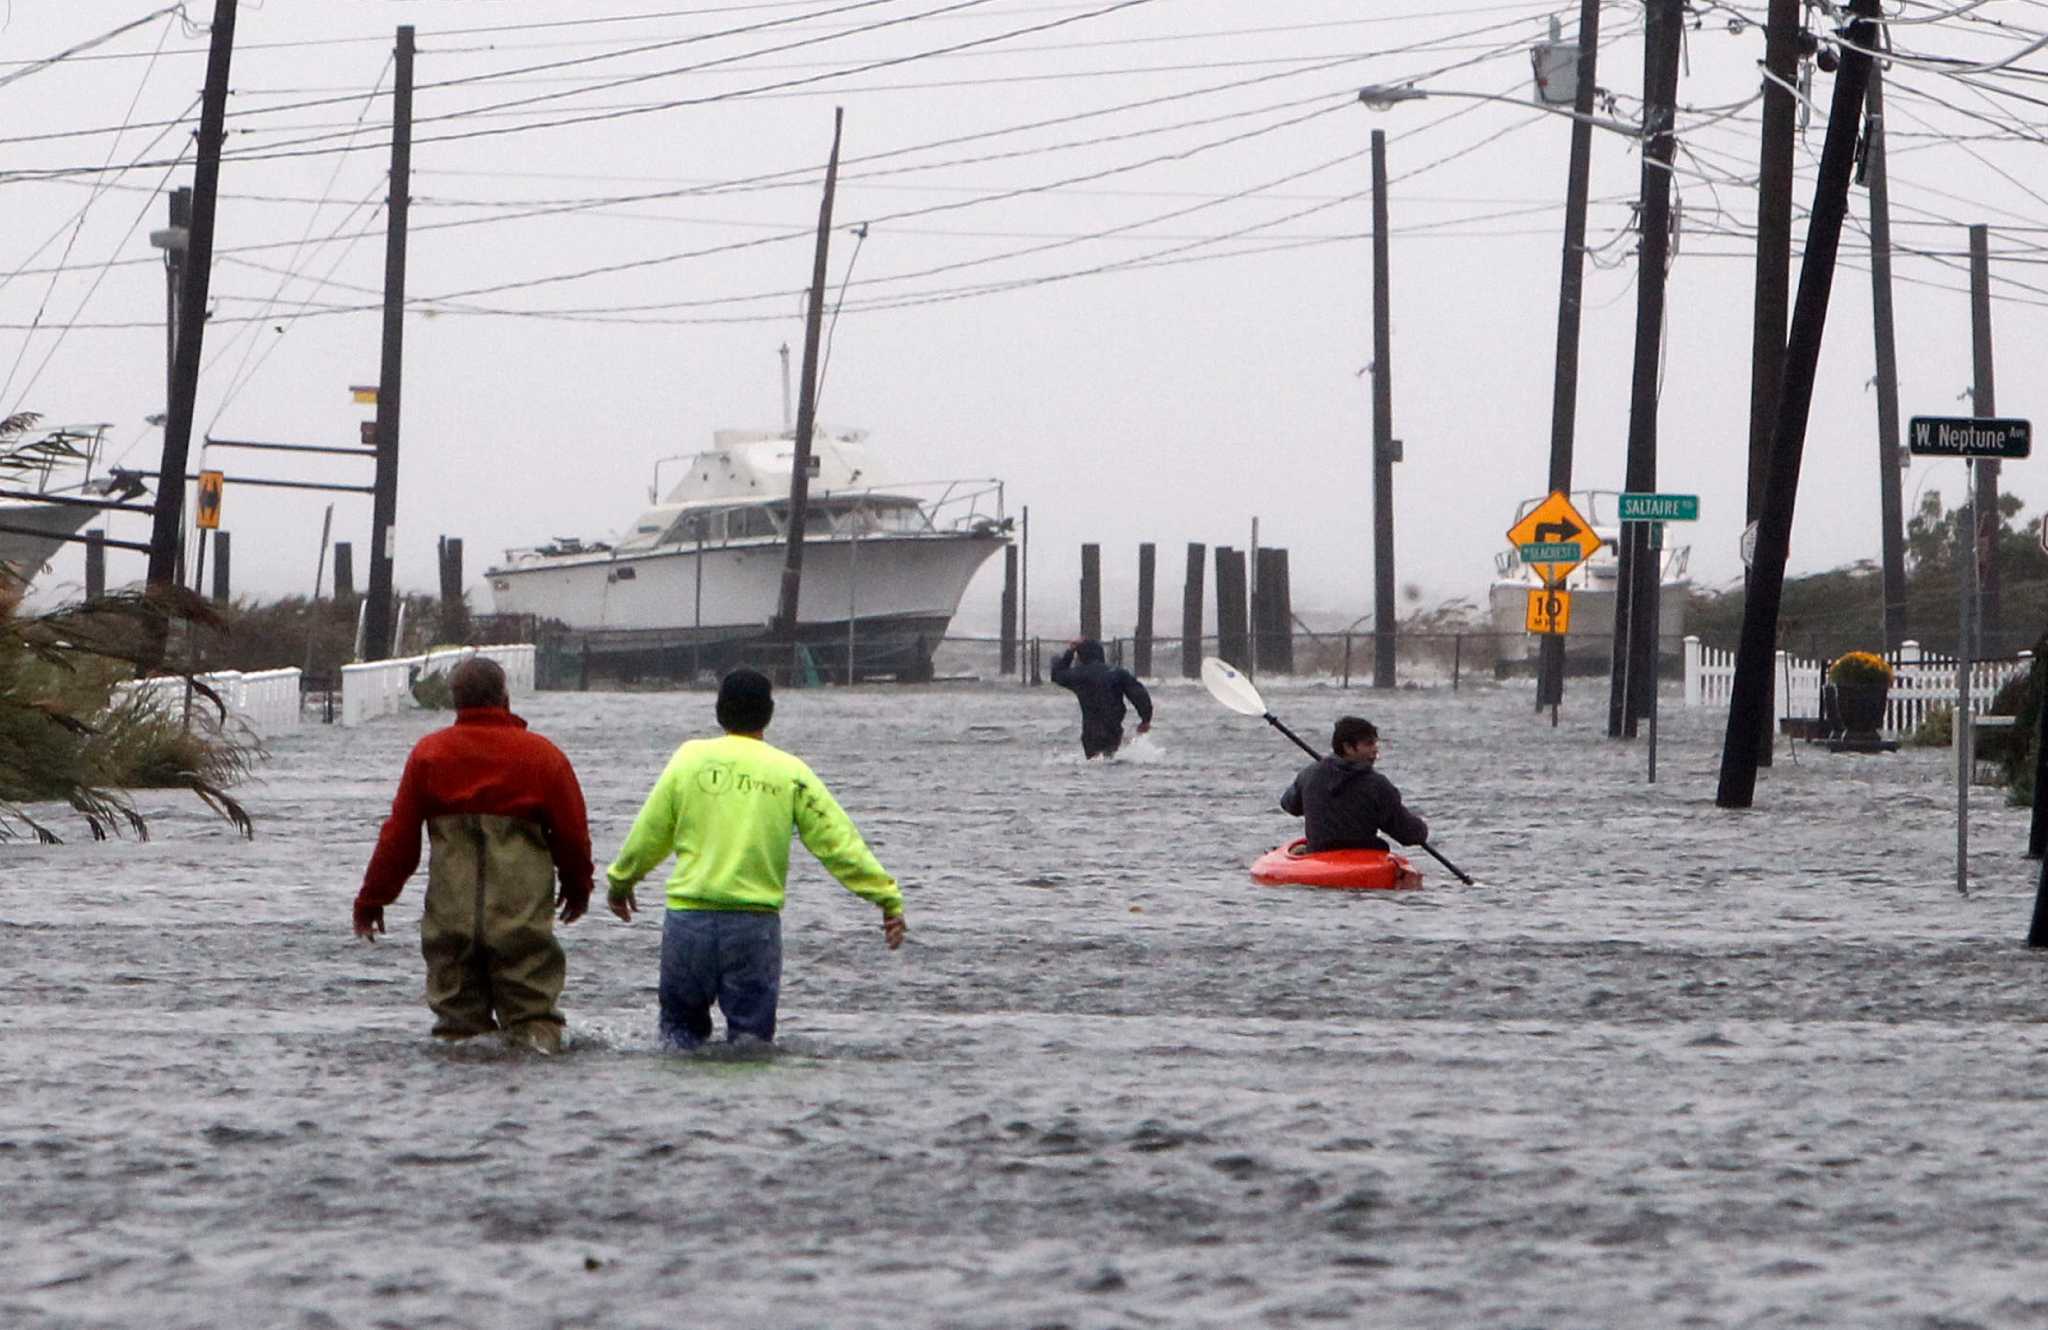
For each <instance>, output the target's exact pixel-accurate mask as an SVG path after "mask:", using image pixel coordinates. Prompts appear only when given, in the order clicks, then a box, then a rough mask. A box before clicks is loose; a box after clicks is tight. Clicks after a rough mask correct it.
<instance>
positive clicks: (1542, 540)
mask: <svg viewBox="0 0 2048 1330" xmlns="http://www.w3.org/2000/svg"><path fill="white" fill-rule="evenodd" d="M1508 542H1509V543H1510V544H1512V545H1514V546H1516V547H1517V548H1519V547H1521V546H1523V545H1576V546H1578V550H1579V557H1578V558H1576V559H1573V560H1571V561H1569V562H1565V561H1563V560H1554V561H1549V562H1544V563H1532V564H1530V565H1529V566H1530V567H1531V568H1533V569H1535V570H1536V575H1537V576H1538V577H1540V578H1542V579H1543V580H1544V582H1545V583H1546V584H1548V585H1550V586H1556V585H1557V584H1558V583H1559V582H1562V581H1564V578H1565V574H1566V573H1569V572H1570V571H1571V570H1572V569H1574V568H1576V567H1578V566H1579V565H1580V564H1582V563H1584V562H1585V561H1586V560H1588V559H1590V558H1592V557H1593V553H1594V551H1595V550H1598V549H1599V548H1600V537H1598V536H1596V535H1594V534H1593V524H1592V523H1591V522H1588V521H1587V520H1586V519H1585V518H1584V517H1583V516H1581V515H1580V513H1579V510H1578V509H1576V508H1574V507H1572V501H1571V499H1570V498H1569V497H1568V496H1567V495H1566V494H1565V492H1564V491H1563V490H1552V491H1551V492H1550V496H1549V497H1548V498H1546V499H1544V500H1543V502H1541V503H1539V504H1537V505H1536V506H1535V507H1534V508H1532V509H1530V510H1529V512H1528V513H1527V515H1525V516H1524V517H1523V518H1522V520H1521V521H1519V522H1517V523H1515V524H1514V525H1513V526H1511V527H1509V528H1508Z"/></svg>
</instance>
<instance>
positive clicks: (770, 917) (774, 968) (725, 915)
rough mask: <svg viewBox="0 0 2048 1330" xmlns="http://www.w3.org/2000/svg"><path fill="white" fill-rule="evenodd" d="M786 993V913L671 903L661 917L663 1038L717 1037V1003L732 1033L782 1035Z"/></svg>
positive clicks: (678, 1041) (680, 1044) (692, 1042)
mask: <svg viewBox="0 0 2048 1330" xmlns="http://www.w3.org/2000/svg"><path fill="white" fill-rule="evenodd" d="M781 993H782V916H781V915H779V914H766V913H755V912H751V911H744V910H669V911H668V912H667V917H666V918H664V919H663V920H662V925H661V1039H662V1042H663V1043H665V1044H667V1045H668V1046H669V1047H671V1048H695V1047H697V1046H698V1045H699V1044H702V1043H703V1042H704V1041H705V1040H707V1039H709V1038H710V1037H711V1003H712V1002H713V1000H716V1001H717V1003H718V1010H719V1011H720V1012H721V1013H723V1015H724V1016H725V1037H726V1038H727V1039H729V1040H730V1039H738V1038H739V1037H740V1036H741V1035H751V1036H752V1037H754V1038H756V1039H763V1040H770V1039H773V1038H775V1003H776V999H777V998H778V997H780V996H781Z"/></svg>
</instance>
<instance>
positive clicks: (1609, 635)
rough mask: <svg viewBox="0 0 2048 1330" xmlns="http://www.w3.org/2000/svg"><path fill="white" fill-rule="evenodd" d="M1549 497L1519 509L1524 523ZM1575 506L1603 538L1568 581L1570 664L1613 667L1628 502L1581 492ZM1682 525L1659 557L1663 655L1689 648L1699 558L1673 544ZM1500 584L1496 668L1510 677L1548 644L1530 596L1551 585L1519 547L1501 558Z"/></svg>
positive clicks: (1606, 493)
mask: <svg viewBox="0 0 2048 1330" xmlns="http://www.w3.org/2000/svg"><path fill="white" fill-rule="evenodd" d="M1547 497H1549V496H1548V495H1542V494H1539V495H1537V496H1536V497H1535V498H1533V499H1524V500H1522V502H1521V505H1520V506H1519V507H1518V508H1516V510H1515V521H1516V522H1520V521H1521V520H1522V519H1523V518H1524V517H1526V516H1528V515H1529V513H1530V512H1532V511H1533V510H1534V509H1535V508H1536V506H1537V505H1538V504H1540V503H1542V502H1543V501H1544V499H1546V498H1547ZM1570 498H1571V501H1572V507H1574V508H1576V509H1578V511H1579V515H1580V516H1582V517H1584V518H1585V519H1586V521H1587V522H1588V523H1589V524H1590V525H1591V526H1592V528H1593V534H1594V535H1596V536H1598V537H1599V538H1600V548H1599V549H1598V550H1596V551H1595V552H1594V554H1593V556H1592V557H1591V558H1589V559H1587V560H1586V561H1585V562H1584V563H1581V564H1580V565H1579V566H1578V567H1576V568H1574V569H1573V570H1572V571H1571V572H1570V574H1568V575H1567V576H1566V577H1565V581H1564V586H1565V590H1567V591H1569V592H1570V593H1571V612H1570V613H1571V617H1570V619H1569V627H1568V630H1567V632H1566V633H1565V659H1566V661H1567V663H1568V664H1583V665H1588V666H1591V665H1595V664H1597V665H1599V666H1601V667H1603V668H1604V667H1605V666H1606V665H1607V663H1608V662H1609V661H1610V660H1611V659H1612V654H1613V649H1614V647H1613V643H1614V601H1615V595H1614V588H1615V583H1616V581H1617V580H1618V579H1619V578H1620V575H1621V559H1620V556H1619V554H1618V553H1617V550H1618V548H1619V547H1618V546H1617V545H1616V541H1617V540H1618V539H1619V537H1620V535H1621V517H1620V512H1621V496H1620V494H1619V492H1618V491H1615V490H1573V491H1572V492H1571V495H1570ZM1677 529H1678V527H1677V524H1675V523H1668V522H1667V523H1666V524H1665V526H1664V537H1665V545H1664V548H1663V549H1662V550H1658V551H1655V553H1656V554H1657V555H1658V576H1659V579H1660V580H1659V585H1658V595H1657V646H1658V651H1659V652H1660V653H1663V654H1668V655H1677V654H1678V653H1680V652H1681V651H1683V650H1684V641H1685V614H1686V602H1687V601H1688V600H1689V599H1690V597H1691V593H1692V582H1691V580H1690V579H1689V578H1688V577H1687V575H1686V563H1687V561H1688V560H1689V559H1690V558H1691V555H1692V547H1691V546H1690V545H1673V544H1671V543H1670V539H1671V533H1672V532H1673V531H1675V530H1677ZM1493 563H1494V579H1493V583H1492V585H1491V586H1490V587H1489V588H1488V590H1487V609H1488V613H1489V617H1490V619H1491V620H1492V624H1491V626H1492V628H1493V640H1494V645H1495V650H1496V652H1497V653H1498V654H1497V656H1496V662H1495V663H1496V668H1497V669H1500V670H1502V671H1506V670H1511V669H1513V668H1514V667H1515V666H1517V665H1520V664H1522V663H1524V662H1527V661H1533V660H1535V659H1536V657H1537V655H1538V653H1539V650H1540V647H1539V645H1538V644H1539V643H1540V642H1541V641H1542V639H1541V638H1540V637H1537V636H1535V635H1533V634H1531V633H1529V632H1528V631H1527V614H1528V608H1529V593H1530V592H1531V591H1536V590H1540V589H1542V586H1543V579H1542V578H1540V577H1539V576H1537V574H1536V572H1535V570H1534V569H1532V568H1531V567H1529V565H1527V564H1524V563H1523V562H1522V556H1521V551H1520V550H1518V549H1516V548H1515V547H1513V546H1508V547H1507V548H1505V549H1503V550H1501V551H1500V552H1499V553H1498V554H1496V555H1494V559H1493Z"/></svg>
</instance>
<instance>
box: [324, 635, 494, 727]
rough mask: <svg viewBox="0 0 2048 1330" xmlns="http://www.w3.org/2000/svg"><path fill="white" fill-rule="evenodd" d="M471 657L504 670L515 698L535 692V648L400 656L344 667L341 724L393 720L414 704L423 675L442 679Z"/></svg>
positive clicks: (452, 649)
mask: <svg viewBox="0 0 2048 1330" xmlns="http://www.w3.org/2000/svg"><path fill="white" fill-rule="evenodd" d="M471 656H485V657H488V658H489V659H491V660H495V661H497V662H498V664H499V665H500V666H502V667H503V668H504V670H505V687H506V690H507V691H508V692H510V693H511V694H512V695H513V696H514V697H517V696H519V694H521V693H530V692H532V691H533V646H532V644H531V643H527V644H523V645H518V646H495V647H444V648H441V649H440V650H436V651H429V652H428V653H427V654H426V655H424V656H399V657H397V658H395V659H392V660H373V661H367V662H365V663H363V664H360V665H344V666H342V667H341V723H342V724H343V725H345V726H354V725H361V724H364V723H365V722H368V721H373V720H376V719H378V718H380V717H383V716H395V715H397V714H398V713H399V712H400V711H403V710H405V709H406V708H408V707H410V706H412V705H413V700H412V686H413V684H414V683H415V682H416V681H418V680H419V679H420V677H421V676H423V675H428V674H439V673H441V672H442V671H444V670H448V669H451V668H453V667H454V665H455V664H456V662H458V661H462V660H467V659H468V658H469V657H471Z"/></svg>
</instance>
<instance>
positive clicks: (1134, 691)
mask: <svg viewBox="0 0 2048 1330" xmlns="http://www.w3.org/2000/svg"><path fill="white" fill-rule="evenodd" d="M1052 681H1053V682H1054V683H1056V684H1058V685H1059V686H1060V687H1062V688H1066V689H1071V690H1072V691H1073V694H1074V696H1075V698H1077V699H1078V700H1079V701H1080V703H1081V729H1082V731H1083V732H1085V733H1088V734H1114V733H1116V732H1118V731H1120V730H1122V729H1123V727H1124V703H1125V701H1127V700H1128V701H1129V702H1130V704H1131V705H1132V706H1134V707H1136V708H1137V709H1138V720H1139V723H1141V724H1143V723H1148V722H1150V721H1151V719H1152V695H1151V694H1150V693H1148V692H1146V691H1145V685H1144V684H1141V683H1139V682H1138V676H1137V675H1135V674H1132V673H1131V672H1130V671H1129V670H1126V669H1123V668H1121V667H1118V666H1113V665H1109V664H1107V663H1105V662H1104V660H1103V658H1102V643H1100V642H1098V641H1096V640H1095V639H1094V638H1092V637H1091V638H1088V639H1086V640H1085V641H1083V642H1082V643H1081V644H1080V645H1079V646H1078V647H1068V648H1067V649H1066V650H1065V651H1062V652H1061V653H1060V654H1059V655H1058V656H1056V657H1054V659H1053V662H1052Z"/></svg>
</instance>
